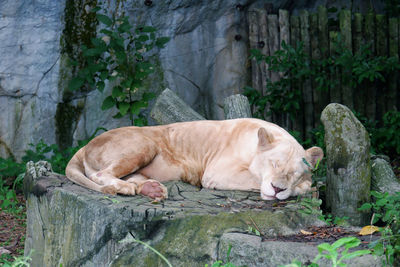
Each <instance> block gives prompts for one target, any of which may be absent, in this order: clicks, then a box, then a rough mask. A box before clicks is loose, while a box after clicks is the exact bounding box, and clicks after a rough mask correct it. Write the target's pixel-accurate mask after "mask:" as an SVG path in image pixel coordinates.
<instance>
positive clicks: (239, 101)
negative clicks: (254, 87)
mask: <svg viewBox="0 0 400 267" xmlns="http://www.w3.org/2000/svg"><path fill="white" fill-rule="evenodd" d="M224 113H225V119H237V118H251V111H250V104H249V100H248V99H247V97H245V96H244V95H240V94H237V95H231V96H228V97H227V98H225V99H224Z"/></svg>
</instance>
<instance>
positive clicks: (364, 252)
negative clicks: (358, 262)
mask: <svg viewBox="0 0 400 267" xmlns="http://www.w3.org/2000/svg"><path fill="white" fill-rule="evenodd" d="M367 254H371V251H370V250H368V249H363V250H357V251H353V252H351V253H348V254H345V255H343V256H342V257H341V258H340V260H339V262H340V261H342V260H345V259H352V258H355V257H360V256H363V255H367Z"/></svg>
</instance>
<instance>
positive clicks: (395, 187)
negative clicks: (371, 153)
mask: <svg viewBox="0 0 400 267" xmlns="http://www.w3.org/2000/svg"><path fill="white" fill-rule="evenodd" d="M371 162H372V165H371V169H372V180H371V190H374V191H378V192H381V193H384V192H388V193H389V194H395V193H396V192H400V182H399V180H398V179H397V177H396V175H395V174H394V172H393V170H392V167H391V166H390V164H389V162H387V161H386V160H385V159H383V158H379V157H373V158H372V160H371Z"/></svg>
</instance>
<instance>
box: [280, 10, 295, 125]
mask: <svg viewBox="0 0 400 267" xmlns="http://www.w3.org/2000/svg"><path fill="white" fill-rule="evenodd" d="M278 21H279V48H280V49H283V47H282V43H283V42H285V43H286V45H289V44H290V32H289V12H288V11H287V10H283V9H279V17H278ZM279 75H280V77H283V73H279ZM282 127H284V128H285V129H291V128H292V124H291V120H290V117H289V115H288V114H285V116H284V117H283V118H282Z"/></svg>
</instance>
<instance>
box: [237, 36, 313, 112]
mask: <svg viewBox="0 0 400 267" xmlns="http://www.w3.org/2000/svg"><path fill="white" fill-rule="evenodd" d="M282 48H283V49H282V50H278V51H276V52H275V54H274V55H273V56H265V55H263V54H262V53H261V52H260V51H259V50H257V49H252V50H251V51H250V53H251V57H252V58H255V59H256V60H257V62H261V61H265V62H266V64H267V65H268V70H270V71H275V72H279V73H282V75H281V78H280V79H279V80H278V81H271V80H268V81H267V88H266V92H265V95H262V94H261V93H260V92H258V91H257V90H256V89H254V88H251V87H245V89H244V95H245V96H247V97H248V99H249V102H250V105H251V106H252V107H253V110H254V112H253V116H254V117H258V118H264V117H265V115H270V114H271V113H272V112H277V113H278V112H283V113H287V114H289V115H290V117H291V118H292V119H293V118H294V117H295V115H296V111H297V110H299V109H300V99H301V90H300V87H299V86H300V85H301V84H302V83H303V82H304V81H305V80H306V79H307V78H308V77H310V76H311V75H312V73H311V71H312V70H311V67H310V60H309V59H308V57H307V56H306V54H305V53H304V49H303V44H302V43H299V44H298V46H297V47H296V48H294V47H292V46H290V45H287V44H286V43H285V42H284V41H283V42H282ZM266 105H269V110H268V111H267V112H266V113H264V112H265V107H266Z"/></svg>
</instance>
